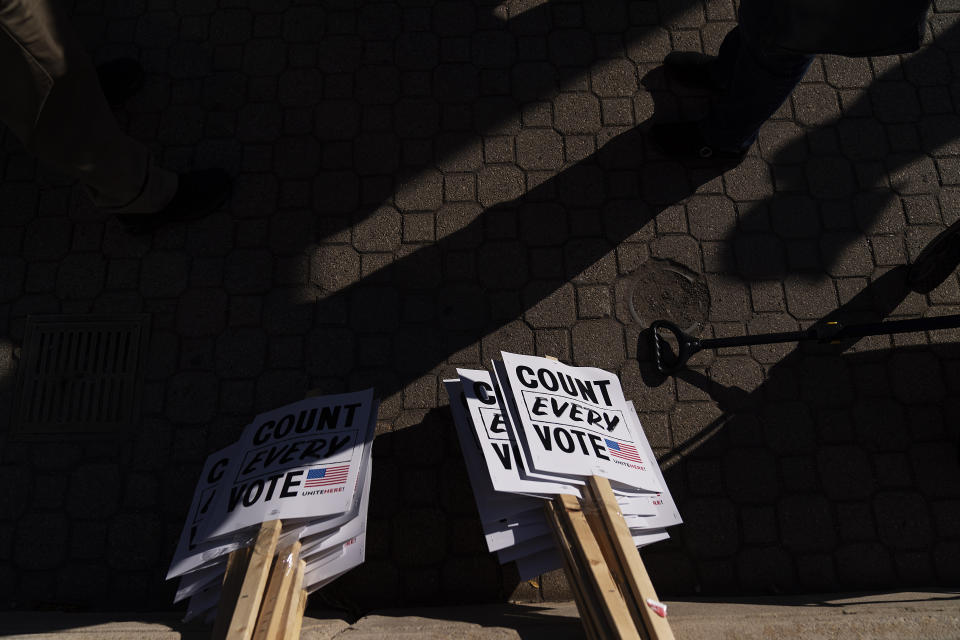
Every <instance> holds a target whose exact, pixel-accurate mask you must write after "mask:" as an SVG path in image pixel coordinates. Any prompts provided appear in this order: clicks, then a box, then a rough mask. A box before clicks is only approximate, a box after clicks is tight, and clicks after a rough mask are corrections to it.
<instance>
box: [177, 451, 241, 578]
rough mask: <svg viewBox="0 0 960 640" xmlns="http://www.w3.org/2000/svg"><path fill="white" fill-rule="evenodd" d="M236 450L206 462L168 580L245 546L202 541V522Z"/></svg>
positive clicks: (238, 542) (232, 541)
mask: <svg viewBox="0 0 960 640" xmlns="http://www.w3.org/2000/svg"><path fill="white" fill-rule="evenodd" d="M233 451H234V445H230V446H229V447H226V448H224V449H221V450H220V451H217V452H216V453H212V454H210V456H209V457H208V458H207V461H206V462H205V463H204V465H203V472H202V473H201V474H200V481H199V482H198V483H197V488H196V489H195V490H194V493H193V501H192V502H191V503H190V511H188V512H187V520H186V522H185V523H184V525H183V531H182V532H181V534H180V540H179V542H178V543H177V550H176V551H175V552H174V554H173V560H172V561H171V562H170V570H169V571H168V572H167V580H169V579H170V578H175V577H177V576H180V575H183V574H184V573H186V572H188V571H193V570H194V569H197V568H200V567H203V566H205V565H207V564H209V563H211V562H212V561H214V560H216V559H217V558H220V557H223V556H225V555H226V554H228V553H230V552H231V551H233V550H234V549H238V548H240V547H241V546H242V541H235V540H217V541H215V542H201V540H202V538H201V537H200V529H201V525H202V524H203V523H204V521H205V520H206V519H207V516H208V514H209V513H210V507H211V506H212V504H213V502H214V498H215V497H216V494H217V488H218V486H219V485H220V484H221V481H222V480H223V476H224V473H225V472H226V470H227V468H228V467H229V466H230V459H231V456H232V454H233Z"/></svg>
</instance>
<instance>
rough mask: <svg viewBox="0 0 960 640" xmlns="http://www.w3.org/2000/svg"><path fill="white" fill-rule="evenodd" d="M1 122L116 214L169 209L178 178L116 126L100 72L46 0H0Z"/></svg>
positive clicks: (99, 204)
mask: <svg viewBox="0 0 960 640" xmlns="http://www.w3.org/2000/svg"><path fill="white" fill-rule="evenodd" d="M0 68H3V69H4V70H5V76H6V78H5V84H6V91H4V92H2V94H0V119H2V120H3V121H4V122H6V123H7V125H8V126H9V127H10V128H11V129H12V130H13V131H14V133H15V134H16V135H17V136H18V137H19V138H20V139H21V140H22V141H23V144H24V146H25V147H26V148H27V150H28V151H30V152H31V153H33V154H34V155H36V156H37V157H38V158H39V159H40V160H41V161H43V162H45V163H47V164H50V165H51V166H53V167H55V168H57V169H58V170H60V171H63V172H65V173H67V174H68V175H71V176H73V177H76V178H78V179H79V180H80V181H81V182H82V183H83V184H84V185H85V186H86V187H87V189H88V190H89V192H90V195H91V197H92V199H93V201H94V203H95V204H96V205H97V206H99V207H101V208H104V209H107V210H109V211H111V212H114V213H121V212H122V213H152V212H156V211H159V210H161V209H163V208H164V207H165V206H166V205H167V204H168V203H169V202H170V201H171V199H172V198H173V196H174V193H175V192H176V190H177V175H176V174H175V173H172V172H170V171H166V170H164V169H162V168H160V167H158V166H156V165H154V164H153V162H152V161H151V159H150V154H149V152H148V151H147V149H146V147H144V146H143V145H142V144H141V143H139V142H137V141H136V140H134V139H132V138H130V137H129V136H127V135H125V134H124V133H123V132H122V131H121V130H120V128H119V126H118V125H117V122H116V119H115V118H114V117H113V113H112V112H111V111H110V107H109V106H108V105H107V102H106V99H105V98H104V97H103V93H102V91H101V90H100V85H99V81H98V78H97V74H96V71H95V70H94V67H93V64H92V62H91V61H90V58H89V57H88V56H87V54H86V52H85V51H84V49H83V47H82V45H81V44H80V42H79V40H78V38H77V37H76V35H75V34H74V33H73V30H72V29H71V28H70V25H69V24H67V23H66V21H65V19H64V17H63V16H62V15H61V14H59V13H58V12H57V11H56V10H55V9H54V7H53V6H52V5H51V4H50V3H49V2H48V1H47V0H34V1H30V2H27V1H25V0H2V1H0Z"/></svg>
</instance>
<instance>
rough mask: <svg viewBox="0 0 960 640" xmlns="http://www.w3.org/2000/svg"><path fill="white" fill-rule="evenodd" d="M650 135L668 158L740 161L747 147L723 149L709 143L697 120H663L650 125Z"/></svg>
mask: <svg viewBox="0 0 960 640" xmlns="http://www.w3.org/2000/svg"><path fill="white" fill-rule="evenodd" d="M650 136H651V137H652V138H653V141H654V143H655V144H656V145H657V147H658V148H659V149H660V152H661V153H662V154H663V155H665V156H667V157H668V158H678V159H700V160H733V161H740V160H742V159H743V157H744V156H745V155H746V154H747V150H748V149H749V147H747V148H746V149H721V148H717V147H713V146H711V145H710V144H708V143H707V141H706V140H704V138H703V134H702V133H700V127H698V126H697V123H696V122H663V123H660V124H655V125H653V126H652V127H650Z"/></svg>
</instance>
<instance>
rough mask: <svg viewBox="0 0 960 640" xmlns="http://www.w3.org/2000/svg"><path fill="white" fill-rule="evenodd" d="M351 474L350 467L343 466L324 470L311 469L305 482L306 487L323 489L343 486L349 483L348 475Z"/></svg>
mask: <svg viewBox="0 0 960 640" xmlns="http://www.w3.org/2000/svg"><path fill="white" fill-rule="evenodd" d="M349 472H350V465H348V464H343V465H340V466H339V467H326V468H324V469H310V471H308V472H307V479H306V480H305V481H304V483H303V486H304V487H323V486H326V485H331V484H343V483H345V482H346V481H347V474H348V473H349Z"/></svg>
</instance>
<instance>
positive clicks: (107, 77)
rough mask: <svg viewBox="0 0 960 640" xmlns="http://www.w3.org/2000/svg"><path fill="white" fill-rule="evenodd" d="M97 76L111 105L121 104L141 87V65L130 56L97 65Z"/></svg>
mask: <svg viewBox="0 0 960 640" xmlns="http://www.w3.org/2000/svg"><path fill="white" fill-rule="evenodd" d="M97 77H99V78H100V89H101V90H102V91H103V95H104V97H105V98H106V99H107V103H108V104H109V105H110V106H111V107H118V106H120V105H122V104H123V103H124V102H126V101H127V100H128V99H130V98H131V97H133V96H134V95H136V93H137V92H138V91H140V89H143V81H144V73H143V67H141V66H140V63H139V62H137V61H136V60H134V59H132V58H117V59H116V60H110V61H109V62H104V63H103V64H101V65H97Z"/></svg>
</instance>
